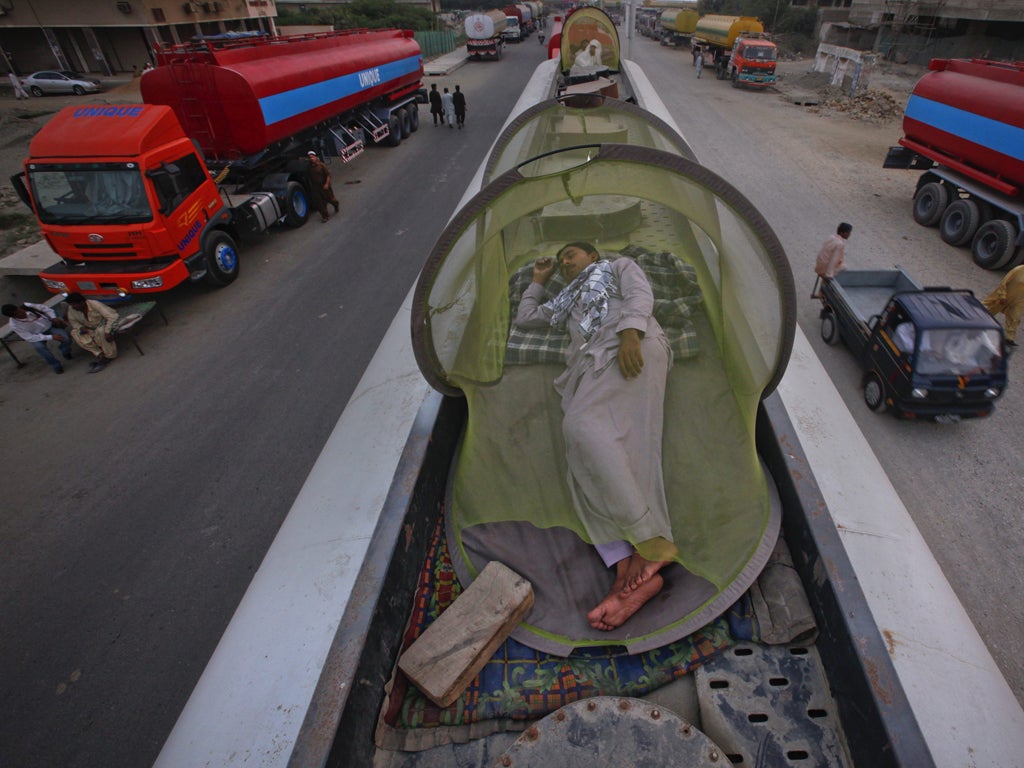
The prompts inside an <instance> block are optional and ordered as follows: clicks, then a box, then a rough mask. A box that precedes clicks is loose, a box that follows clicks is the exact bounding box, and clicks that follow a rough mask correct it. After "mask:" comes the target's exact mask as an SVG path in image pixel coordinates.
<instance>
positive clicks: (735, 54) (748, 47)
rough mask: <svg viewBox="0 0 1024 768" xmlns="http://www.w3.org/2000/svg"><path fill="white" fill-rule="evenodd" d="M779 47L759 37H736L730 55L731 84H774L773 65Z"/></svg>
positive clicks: (777, 56)
mask: <svg viewBox="0 0 1024 768" xmlns="http://www.w3.org/2000/svg"><path fill="white" fill-rule="evenodd" d="M778 58H779V49H778V48H777V47H776V46H775V43H773V42H771V41H770V40H765V39H764V38H760V37H738V38H736V42H735V44H734V45H733V49H732V56H731V57H730V61H729V64H730V68H731V70H732V84H733V85H734V86H736V87H739V86H740V85H754V86H760V87H762V88H763V87H766V86H769V85H774V84H775V66H776V62H777V60H778Z"/></svg>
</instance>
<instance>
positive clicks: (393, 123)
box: [384, 112, 402, 147]
mask: <svg viewBox="0 0 1024 768" xmlns="http://www.w3.org/2000/svg"><path fill="white" fill-rule="evenodd" d="M384 143H385V144H387V145H388V146H389V147H397V146H398V145H399V144H401V143H402V123H401V121H400V120H399V119H398V115H396V114H395V113H394V112H392V113H391V116H390V117H389V118H388V135H387V136H386V137H385V138H384Z"/></svg>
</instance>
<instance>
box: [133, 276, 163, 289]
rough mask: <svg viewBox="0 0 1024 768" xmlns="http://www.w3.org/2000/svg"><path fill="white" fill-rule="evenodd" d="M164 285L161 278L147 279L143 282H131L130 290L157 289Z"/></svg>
mask: <svg viewBox="0 0 1024 768" xmlns="http://www.w3.org/2000/svg"><path fill="white" fill-rule="evenodd" d="M163 284H164V279H163V278H162V277H147V278H145V279H144V280H132V288H135V289H136V290H138V289H141V288H159V287H160V286H162V285H163Z"/></svg>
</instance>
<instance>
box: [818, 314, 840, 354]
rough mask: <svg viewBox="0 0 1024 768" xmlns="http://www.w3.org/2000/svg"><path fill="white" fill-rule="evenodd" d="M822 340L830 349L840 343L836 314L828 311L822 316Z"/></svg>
mask: <svg viewBox="0 0 1024 768" xmlns="http://www.w3.org/2000/svg"><path fill="white" fill-rule="evenodd" d="M821 338H822V341H824V342H825V343H826V344H828V345H829V346H830V347H831V346H834V345H835V344H837V343H838V342H839V326H838V325H836V313H835V312H833V311H832V310H831V309H826V310H825V311H824V312H822V314H821Z"/></svg>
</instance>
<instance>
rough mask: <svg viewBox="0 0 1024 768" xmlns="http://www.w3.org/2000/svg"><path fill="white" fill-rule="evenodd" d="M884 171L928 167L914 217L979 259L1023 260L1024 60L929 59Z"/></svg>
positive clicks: (1003, 263)
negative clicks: (936, 229)
mask: <svg viewBox="0 0 1024 768" xmlns="http://www.w3.org/2000/svg"><path fill="white" fill-rule="evenodd" d="M928 69H929V71H928V72H927V73H926V74H925V75H924V76H923V77H922V78H921V79H920V80H919V81H918V82H917V85H915V86H914V90H913V92H912V93H911V94H910V99H909V100H908V101H907V108H906V111H905V112H904V115H903V138H902V139H900V146H898V147H892V148H891V149H890V150H889V153H888V155H887V156H886V158H885V162H884V164H883V165H884V167H885V168H912V169H915V170H924V173H923V174H921V176H920V177H919V178H918V180H917V189H916V191H915V193H914V220H915V221H917V223H918V224H922V225H924V226H926V227H934V226H936V225H937V226H938V227H939V234H940V235H941V237H942V239H943V240H944V241H945V242H947V243H949V244H950V245H954V246H969V247H970V249H971V255H972V256H973V257H974V261H975V263H976V264H977V265H978V266H980V267H983V268H985V269H1003V268H1004V267H1015V266H1018V265H1019V264H1022V263H1024V248H1022V247H1021V246H1022V245H1024V154H1022V153H1021V149H1020V148H1021V146H1022V145H1024V63H1022V62H1016V63H1007V62H1001V61H987V60H984V59H932V60H931V62H930V63H929V65H928Z"/></svg>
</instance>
